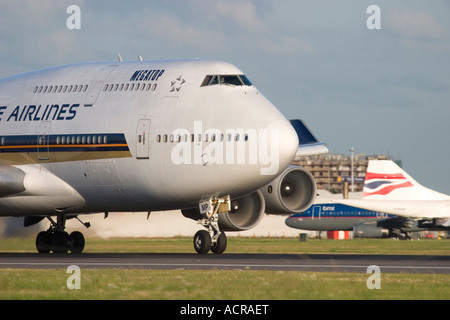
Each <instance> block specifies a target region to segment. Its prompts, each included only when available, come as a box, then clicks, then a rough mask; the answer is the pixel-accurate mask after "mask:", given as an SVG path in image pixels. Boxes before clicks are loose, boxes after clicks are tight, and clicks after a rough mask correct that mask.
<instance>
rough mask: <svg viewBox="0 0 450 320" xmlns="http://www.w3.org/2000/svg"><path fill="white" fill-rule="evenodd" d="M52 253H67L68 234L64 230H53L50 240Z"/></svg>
mask: <svg viewBox="0 0 450 320" xmlns="http://www.w3.org/2000/svg"><path fill="white" fill-rule="evenodd" d="M52 251H53V253H67V251H69V234H68V233H67V232H65V231H63V232H61V231H59V232H55V233H54V235H53V241H52Z"/></svg>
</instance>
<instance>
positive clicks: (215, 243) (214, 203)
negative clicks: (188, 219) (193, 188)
mask: <svg viewBox="0 0 450 320" xmlns="http://www.w3.org/2000/svg"><path fill="white" fill-rule="evenodd" d="M199 209H200V213H201V215H202V217H203V218H202V219H200V220H199V223H200V224H201V225H202V226H204V227H205V228H206V229H207V230H199V231H197V233H196V234H195V236H194V248H195V251H197V253H199V254H206V253H208V252H209V250H211V251H212V252H213V253H216V254H219V253H223V252H224V251H225V249H226V248H227V236H226V235H225V233H224V232H223V231H220V229H219V214H221V213H226V212H229V211H230V210H231V201H230V196H225V197H212V198H211V199H209V200H207V201H204V202H201V203H200V204H199Z"/></svg>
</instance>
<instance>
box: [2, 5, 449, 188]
mask: <svg viewBox="0 0 450 320" xmlns="http://www.w3.org/2000/svg"><path fill="white" fill-rule="evenodd" d="M72 4H76V5H78V6H79V7H80V9H81V29H80V30H69V29H68V28H67V26H66V20H67V19H68V18H69V14H67V13H66V9H67V7H68V6H69V5H72ZM372 4H375V5H378V6H379V7H380V17H381V29H380V30H369V29H368V28H367V26H366V20H367V19H368V18H369V16H370V14H367V13H366V10H367V7H368V6H369V5H372ZM448 17H450V2H448V1H444V0H430V1H422V0H390V1H378V0H371V1H364V0H341V1H331V0H330V1H325V0H315V1H314V0H276V1H275V0H259V1H256V0H255V1H251V0H228V1H212V0H168V1H152V0H151V1H137V0H132V1H114V0H113V1H112V0H108V1H104V0H95V1H93V0H91V1H87V0H85V1H75V0H71V1H65V0H46V1H37V0H14V1H13V0H6V1H2V2H1V4H0V24H1V28H0V77H5V76H9V75H13V74H17V73H21V72H25V71H30V70H34V69H40V68H44V67H48V66H53V65H60V64H66V63H74V62H83V61H100V60H116V59H117V52H120V54H121V56H122V57H123V59H124V60H137V57H138V56H139V55H141V56H142V57H143V58H144V59H150V58H153V59H159V58H195V57H200V58H212V59H220V60H224V61H228V62H231V63H233V64H235V65H236V66H237V67H239V68H240V69H242V70H243V71H244V72H245V73H246V74H247V75H248V77H249V78H250V79H251V80H252V82H253V83H254V84H255V85H256V86H257V87H258V89H259V90H260V91H261V92H262V93H263V94H264V95H265V96H266V97H267V98H268V99H269V100H271V101H272V102H273V103H274V104H275V105H276V106H277V107H278V108H279V109H280V110H281V111H282V112H283V113H284V114H285V116H286V117H287V118H291V119H292V118H301V119H304V120H305V121H306V122H307V124H308V125H309V127H310V128H311V129H312V131H313V132H314V133H315V134H316V135H317V136H318V137H319V139H320V140H322V141H324V142H326V143H328V147H329V149H330V151H331V152H332V153H344V154H349V151H348V150H349V148H350V147H352V146H353V147H354V148H355V150H356V153H366V154H376V153H389V154H390V155H392V156H393V157H395V158H398V159H401V160H403V167H404V169H405V170H406V171H407V172H408V173H409V174H410V175H412V176H413V177H414V178H415V179H416V180H418V181H419V182H421V183H422V184H423V185H425V186H427V187H430V188H432V189H435V190H438V191H440V192H443V193H446V194H450V182H449V181H450V170H449V167H448V164H449V159H450V143H449V137H450V124H449V122H450V90H449V89H450V61H449V57H450V19H449V18H448Z"/></svg>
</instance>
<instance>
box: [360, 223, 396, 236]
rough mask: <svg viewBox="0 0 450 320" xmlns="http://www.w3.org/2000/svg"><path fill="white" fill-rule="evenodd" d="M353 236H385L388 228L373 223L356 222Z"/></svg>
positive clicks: (387, 234)
mask: <svg viewBox="0 0 450 320" xmlns="http://www.w3.org/2000/svg"><path fill="white" fill-rule="evenodd" d="M353 236H354V237H355V238H387V237H389V230H388V229H385V228H381V227H377V226H376V225H373V224H358V225H356V226H354V227H353Z"/></svg>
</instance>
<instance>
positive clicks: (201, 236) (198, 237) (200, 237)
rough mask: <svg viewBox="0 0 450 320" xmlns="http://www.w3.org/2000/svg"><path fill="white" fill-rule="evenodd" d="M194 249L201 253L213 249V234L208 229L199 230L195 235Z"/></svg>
mask: <svg viewBox="0 0 450 320" xmlns="http://www.w3.org/2000/svg"><path fill="white" fill-rule="evenodd" d="M194 249H195V251H197V253H199V254H206V253H208V251H209V250H210V249H211V236H210V235H209V232H208V231H206V230H199V231H197V233H196V234H195V236H194Z"/></svg>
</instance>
